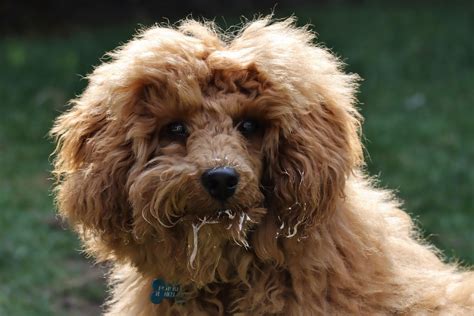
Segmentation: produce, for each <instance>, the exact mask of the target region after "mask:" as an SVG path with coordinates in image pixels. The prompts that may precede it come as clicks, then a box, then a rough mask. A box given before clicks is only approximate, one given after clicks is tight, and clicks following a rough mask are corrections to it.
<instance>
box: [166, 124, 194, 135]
mask: <svg viewBox="0 0 474 316" xmlns="http://www.w3.org/2000/svg"><path fill="white" fill-rule="evenodd" d="M165 132H166V134H167V136H168V137H170V138H180V139H184V138H186V137H188V129H187V128H186V125H184V123H182V122H173V123H170V124H168V125H166V127H165Z"/></svg>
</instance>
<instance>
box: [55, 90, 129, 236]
mask: <svg viewBox="0 0 474 316" xmlns="http://www.w3.org/2000/svg"><path fill="white" fill-rule="evenodd" d="M105 103H106V100H104V93H102V92H101V91H100V89H98V88H97V87H95V86H90V87H89V88H88V89H87V90H86V91H85V92H84V94H83V95H82V96H81V97H80V98H78V99H76V100H73V101H72V105H73V107H72V108H71V109H70V110H69V111H68V112H66V113H64V114H63V115H61V116H60V117H59V118H58V119H57V120H56V122H55V125H54V127H53V129H52V131H51V134H52V135H53V136H54V137H55V138H56V140H57V144H58V145H57V148H56V152H55V154H56V158H55V162H54V174H55V176H56V180H57V186H56V194H57V195H56V202H57V205H58V209H59V212H60V214H61V215H62V216H63V217H64V218H66V219H68V221H69V222H70V223H71V224H72V225H73V226H74V227H75V228H76V229H77V230H79V232H80V233H81V234H82V235H83V237H85V234H88V235H89V236H90V235H94V236H98V235H100V238H101V239H103V240H104V241H108V242H117V241H120V240H121V239H124V240H125V239H127V237H125V236H126V235H127V234H128V233H127V231H128V230H129V227H128V225H129V224H130V222H129V216H130V215H129V212H128V203H127V199H126V193H125V192H124V190H125V182H126V176H127V172H128V169H129V166H130V164H131V161H132V159H133V157H131V152H130V149H129V146H128V144H127V140H126V139H125V133H122V132H121V129H122V128H123V127H122V126H120V123H119V122H118V121H116V120H113V119H111V118H110V117H109V115H108V113H107V111H108V110H107V107H106V106H105ZM90 237H92V236H90Z"/></svg>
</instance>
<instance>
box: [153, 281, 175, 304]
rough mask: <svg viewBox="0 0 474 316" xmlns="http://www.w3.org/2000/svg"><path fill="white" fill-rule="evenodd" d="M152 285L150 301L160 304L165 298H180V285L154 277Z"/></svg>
mask: <svg viewBox="0 0 474 316" xmlns="http://www.w3.org/2000/svg"><path fill="white" fill-rule="evenodd" d="M151 287H152V292H151V295H150V301H151V302H152V303H153V304H160V303H161V302H162V301H163V300H164V299H169V300H175V299H178V298H179V296H178V294H179V291H180V286H179V285H176V284H171V283H166V282H165V281H164V280H163V279H154V280H153V282H152V283H151Z"/></svg>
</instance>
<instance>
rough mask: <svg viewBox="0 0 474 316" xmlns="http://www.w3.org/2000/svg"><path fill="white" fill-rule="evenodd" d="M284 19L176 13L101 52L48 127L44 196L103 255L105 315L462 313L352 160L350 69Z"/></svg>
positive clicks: (356, 150) (465, 299) (355, 117)
mask: <svg viewBox="0 0 474 316" xmlns="http://www.w3.org/2000/svg"><path fill="white" fill-rule="evenodd" d="M313 40H314V35H313V34H312V33H311V32H310V31H309V30H308V29H307V28H297V27H296V26H294V21H293V20H292V19H288V20H284V21H280V22H272V21H271V20H270V18H263V19H259V20H257V21H254V22H251V23H248V24H247V25H246V26H244V27H243V28H242V29H241V30H240V31H239V32H237V33H236V34H233V35H232V34H225V33H224V32H219V31H217V30H216V27H215V26H214V25H213V24H212V23H199V22H196V21H192V20H186V21H184V22H182V23H181V24H180V26H179V27H177V28H168V27H159V26H155V27H152V28H150V29H148V30H145V31H143V32H141V33H140V34H138V35H137V36H136V37H135V38H134V39H133V40H132V41H130V42H129V43H127V44H125V45H123V46H121V47H120V48H118V49H117V50H115V51H113V52H112V53H110V54H109V60H108V61H106V62H104V63H103V64H102V65H100V66H99V67H97V68H96V69H95V70H94V72H93V73H92V74H91V75H90V76H89V77H88V79H89V85H88V87H87V89H86V90H85V91H84V93H83V94H82V96H80V97H79V98H77V99H75V100H73V101H72V108H71V109H70V110H69V111H68V112H66V113H65V114H63V115H61V116H60V117H59V118H58V119H57V121H56V124H55V127H54V129H53V131H52V134H53V135H54V136H55V137H56V138H57V142H58V147H57V152H56V155H57V157H56V161H55V174H56V177H57V187H56V193H57V204H58V208H59V211H60V213H61V215H62V216H63V217H64V218H67V220H68V221H69V222H70V223H71V225H72V226H73V227H74V228H75V229H76V230H77V231H78V233H79V234H80V236H81V238H82V240H83V242H84V245H85V247H86V250H87V252H88V253H90V254H92V255H93V256H95V257H96V258H97V260H98V261H108V262H112V263H113V269H112V271H111V274H110V282H111V287H112V289H111V292H112V295H111V298H110V300H109V302H108V303H107V306H106V314H107V315H224V314H226V315H227V314H236V315H237V314H238V315H273V314H277V315H323V314H324V315H389V314H390V315H412V314H413V315H427V314H436V315H473V313H474V275H473V273H472V272H467V271H465V272H462V271H460V269H459V268H458V267H456V266H454V265H448V264H445V263H443V262H442V261H441V260H440V259H439V258H438V255H437V252H436V249H434V248H433V247H432V246H430V245H427V244H425V243H424V242H423V241H422V240H420V238H419V237H418V235H417V231H416V229H415V228H414V225H413V223H412V221H411V220H410V218H409V216H408V215H407V214H406V213H405V212H403V211H402V210H401V209H400V206H399V202H397V200H396V199H395V198H394V197H393V196H392V195H391V193H390V192H387V191H383V190H380V189H376V188H374V185H373V184H372V183H371V181H370V180H369V179H367V178H366V177H365V176H364V175H363V170H362V169H363V164H364V163H363V153H362V145H361V141H360V134H359V131H360V121H361V117H360V116H359V114H358V112H357V110H356V108H355V107H354V103H355V97H354V94H355V90H356V89H357V81H358V77H357V76H356V75H353V74H346V73H344V72H342V70H341V63H340V61H339V60H338V59H337V58H336V57H334V56H333V55H332V54H331V53H329V52H328V51H327V50H326V49H324V48H321V47H319V46H316V45H314V44H313Z"/></svg>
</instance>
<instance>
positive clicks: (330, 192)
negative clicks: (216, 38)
mask: <svg viewBox="0 0 474 316" xmlns="http://www.w3.org/2000/svg"><path fill="white" fill-rule="evenodd" d="M251 28H255V29H252V34H260V35H259V36H260V37H261V38H259V39H255V38H252V39H251V40H253V41H255V43H260V42H262V43H264V44H265V46H266V47H270V48H268V49H267V50H266V51H271V52H274V53H273V54H274V56H273V55H272V54H268V56H267V57H266V59H262V61H261V62H260V63H259V65H260V70H261V71H262V72H265V73H266V75H267V76H268V78H269V80H270V81H271V82H273V89H277V90H278V91H277V92H275V93H273V94H272V95H273V96H276V95H278V96H279V98H280V99H279V100H276V101H274V102H272V101H270V102H271V103H273V104H272V107H271V109H272V111H275V112H274V114H273V115H272V119H271V122H270V124H269V125H270V129H269V130H268V131H266V135H265V138H266V139H265V141H264V152H265V153H266V171H265V173H264V177H263V180H262V182H263V183H262V184H263V186H264V188H265V189H264V191H265V194H266V203H267V208H268V216H267V218H266V219H265V222H264V223H263V225H260V226H261V227H259V229H258V230H257V231H256V234H254V236H255V238H256V240H255V241H256V248H257V252H258V253H259V255H261V256H263V257H265V254H270V257H273V259H276V260H277V261H281V259H282V254H281V252H279V251H278V248H279V247H278V246H277V240H278V239H276V238H275V236H276V235H278V236H281V237H282V236H285V237H295V238H301V237H304V236H305V235H307V232H308V229H310V228H312V227H315V225H317V224H318V223H321V222H323V221H324V220H325V219H326V218H328V217H330V216H331V214H332V213H333V211H334V208H335V207H336V204H337V203H336V202H337V201H338V200H339V199H341V198H343V197H344V188H345V182H346V179H347V177H348V176H349V175H350V173H351V172H352V171H354V170H356V169H358V168H359V167H360V166H361V165H362V163H363V155H362V145H361V141H360V136H359V130H360V121H361V117H360V115H359V113H358V112H357V110H356V108H355V106H354V103H355V91H356V89H357V81H358V76H357V75H352V74H346V73H344V72H343V71H342V69H341V63H340V62H339V60H338V59H337V58H336V57H334V56H333V55H332V54H331V53H330V52H329V51H327V50H326V49H323V48H321V47H318V46H315V45H314V44H313V40H314V36H313V34H312V33H311V32H308V31H307V29H304V28H303V29H301V28H296V27H295V26H294V25H293V24H292V21H291V20H289V21H284V22H282V23H274V24H271V25H270V26H264V25H263V26H262V25H255V26H253V25H251ZM275 37H277V38H281V40H275ZM244 39H245V32H243V35H242V39H241V40H242V41H244ZM249 40H250V39H249ZM264 44H262V45H264ZM256 45H258V44H256ZM262 50H263V49H262ZM290 61H291V62H290ZM281 74H285V76H284V77H282V76H281ZM273 109H274V110H273ZM259 239H261V240H260V241H259ZM270 245H274V247H271V246H270ZM260 248H261V249H260ZM264 248H265V249H264Z"/></svg>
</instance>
